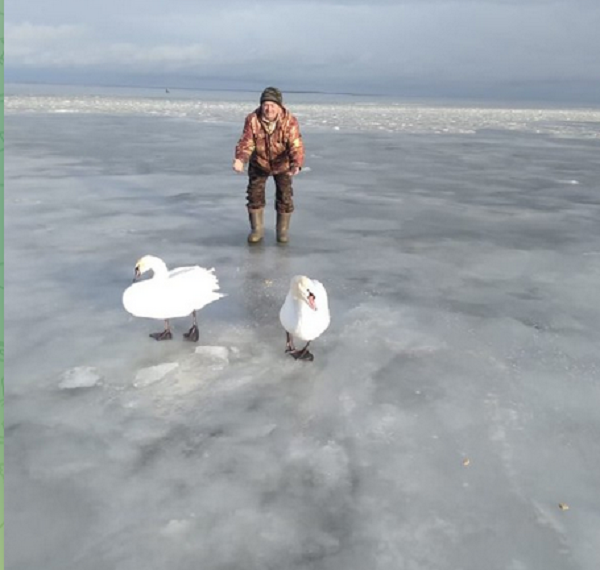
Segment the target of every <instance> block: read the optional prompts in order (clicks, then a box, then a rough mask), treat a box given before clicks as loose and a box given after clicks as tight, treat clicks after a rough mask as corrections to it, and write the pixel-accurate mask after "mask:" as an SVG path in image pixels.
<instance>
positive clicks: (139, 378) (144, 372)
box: [133, 362, 179, 388]
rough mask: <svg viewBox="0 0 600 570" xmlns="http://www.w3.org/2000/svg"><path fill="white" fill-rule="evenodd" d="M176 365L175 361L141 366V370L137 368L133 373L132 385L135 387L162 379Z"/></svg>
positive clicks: (177, 365)
mask: <svg viewBox="0 0 600 570" xmlns="http://www.w3.org/2000/svg"><path fill="white" fill-rule="evenodd" d="M178 367H179V364H177V362H165V363H163V364H157V365H156V366H150V367H148V368H142V369H141V370H138V372H137V374H136V375H135V380H134V382H133V385H134V386H135V387H136V388H143V387H145V386H150V385H151V384H154V383H156V382H159V381H160V380H162V379H163V378H164V377H165V376H166V375H167V374H169V372H172V371H173V370H175V369H176V368H178Z"/></svg>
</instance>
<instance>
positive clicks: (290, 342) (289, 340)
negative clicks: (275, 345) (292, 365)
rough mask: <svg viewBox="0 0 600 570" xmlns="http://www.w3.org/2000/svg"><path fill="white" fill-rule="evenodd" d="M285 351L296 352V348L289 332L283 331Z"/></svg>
mask: <svg viewBox="0 0 600 570" xmlns="http://www.w3.org/2000/svg"><path fill="white" fill-rule="evenodd" d="M285 351H286V352H290V353H293V352H296V348H295V347H294V339H293V338H292V335H291V334H290V333H289V332H286V333H285Z"/></svg>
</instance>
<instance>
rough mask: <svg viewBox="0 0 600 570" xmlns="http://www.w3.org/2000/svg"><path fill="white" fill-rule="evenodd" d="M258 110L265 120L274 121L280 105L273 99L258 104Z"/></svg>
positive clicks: (277, 115) (279, 110)
mask: <svg viewBox="0 0 600 570" xmlns="http://www.w3.org/2000/svg"><path fill="white" fill-rule="evenodd" d="M260 112H261V113H262V116H263V117H264V118H265V119H267V121H274V120H275V119H276V118H277V117H279V113H280V112H281V107H280V106H279V105H278V104H277V103H273V101H265V102H264V103H263V104H262V105H261V106H260Z"/></svg>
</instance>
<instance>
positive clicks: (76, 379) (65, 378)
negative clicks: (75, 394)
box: [58, 366, 102, 390]
mask: <svg viewBox="0 0 600 570" xmlns="http://www.w3.org/2000/svg"><path fill="white" fill-rule="evenodd" d="M101 378H102V376H101V375H100V373H99V372H98V371H97V370H96V369H95V368H93V367H92V366H76V367H75V368H71V369H70V370H67V371H66V372H65V373H64V374H63V375H62V380H61V382H60V383H59V385H58V387H59V388H60V389H61V390H73V389H74V388H91V387H92V386H95V385H96V384H97V383H98V382H99V381H100V380H101Z"/></svg>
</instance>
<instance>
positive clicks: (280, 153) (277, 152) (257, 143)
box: [235, 107, 304, 174]
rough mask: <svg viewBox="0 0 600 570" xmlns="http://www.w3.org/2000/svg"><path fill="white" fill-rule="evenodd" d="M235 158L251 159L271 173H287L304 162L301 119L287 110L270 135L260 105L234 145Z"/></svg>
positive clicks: (247, 119) (253, 162)
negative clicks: (262, 117)
mask: <svg viewBox="0 0 600 570" xmlns="http://www.w3.org/2000/svg"><path fill="white" fill-rule="evenodd" d="M235 158H236V159H239V160H241V161H242V162H244V163H246V162H250V163H251V164H252V165H254V166H258V167H259V168H260V169H261V170H264V171H265V172H267V173H269V174H281V173H282V172H287V171H288V170H289V169H290V168H292V167H293V166H298V167H300V168H301V167H302V165H303V164H304V143H303V142H302V135H301V134H300V127H299V125H298V120H297V119H296V117H294V115H292V114H291V113H290V112H289V111H288V110H287V109H285V108H284V109H283V113H282V114H281V116H280V117H279V119H277V123H276V125H275V130H274V131H273V132H272V133H271V134H269V133H268V131H267V129H266V126H265V125H264V124H263V122H262V121H261V118H260V107H259V108H258V109H256V110H255V111H254V112H253V113H250V114H249V115H248V116H247V117H246V121H245V122H244V131H243V132H242V136H241V137H240V140H239V141H238V144H237V146H236V147H235Z"/></svg>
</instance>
